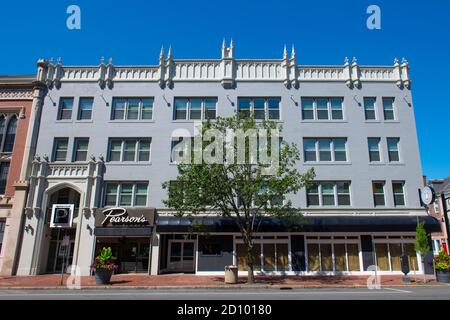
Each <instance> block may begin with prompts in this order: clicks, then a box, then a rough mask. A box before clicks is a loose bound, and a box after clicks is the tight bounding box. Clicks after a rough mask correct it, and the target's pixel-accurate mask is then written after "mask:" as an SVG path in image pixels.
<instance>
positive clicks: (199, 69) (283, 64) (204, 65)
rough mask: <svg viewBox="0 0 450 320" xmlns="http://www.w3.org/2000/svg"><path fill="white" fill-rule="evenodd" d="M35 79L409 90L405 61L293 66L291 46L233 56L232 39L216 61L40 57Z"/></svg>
mask: <svg viewBox="0 0 450 320" xmlns="http://www.w3.org/2000/svg"><path fill="white" fill-rule="evenodd" d="M37 80H38V81H39V82H41V83H44V84H46V85H47V86H48V87H50V88H51V87H53V86H55V87H56V88H58V87H59V86H60V85H61V84H62V83H64V82H98V84H99V85H100V86H101V87H102V88H103V87H106V86H107V87H109V88H112V87H113V84H114V82H157V83H159V85H160V87H161V88H166V87H167V88H171V87H172V86H173V84H174V83H176V82H186V81H188V82H189V81H190V82H198V81H209V82H220V83H221V84H222V85H223V86H224V88H233V87H234V86H235V84H236V82H248V81H262V82H281V83H283V84H284V85H285V86H286V88H288V89H289V88H297V86H298V84H299V83H301V82H342V83H345V84H346V85H347V86H348V87H349V88H350V89H354V88H360V87H361V85H362V83H369V82H386V83H394V84H396V85H397V86H398V87H399V88H400V89H403V88H407V89H409V88H410V84H411V80H410V78H409V64H408V61H407V60H406V59H403V60H402V62H401V64H399V63H398V60H397V59H395V60H394V65H392V66H364V65H359V64H358V61H357V59H356V58H353V60H352V62H351V63H350V62H349V60H348V58H346V59H345V61H344V64H343V65H341V66H305V65H298V64H297V62H296V53H295V50H294V48H292V52H291V56H290V57H288V54H287V50H286V48H285V49H284V53H283V59H235V58H234V47H233V44H232V42H231V43H230V46H229V47H226V45H225V42H224V44H223V45H222V58H221V59H174V58H173V56H172V49H171V48H169V51H168V55H167V57H166V56H165V53H164V49H163V48H162V49H161V52H160V56H159V64H158V65H155V66H127V65H123V66H116V65H114V64H113V62H112V59H110V60H109V63H108V64H107V65H106V64H105V59H104V58H102V59H101V63H100V65H98V66H65V65H63V64H62V61H61V59H58V63H57V64H54V63H53V61H52V60H49V61H47V60H39V62H38V75H37Z"/></svg>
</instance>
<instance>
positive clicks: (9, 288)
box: [0, 283, 448, 291]
mask: <svg viewBox="0 0 450 320" xmlns="http://www.w3.org/2000/svg"><path fill="white" fill-rule="evenodd" d="M446 286H448V285H446V284H437V283H436V284H424V285H420V284H397V285H388V286H383V285H382V286H381V288H383V287H384V288H392V287H399V288H411V287H414V288H418V287H419V288H420V287H422V288H423V287H427V288H430V287H446ZM333 288H335V289H341V288H367V286H365V285H248V286H247V285H236V286H234V285H231V286H230V285H229V286H208V285H206V286H114V285H112V286H82V287H81V288H80V289H69V288H67V287H66V286H46V287H0V290H36V291H41V290H66V291H76V290H186V289H187V290H190V289H195V290H201V289H203V290H204V289H207V290H234V289H275V290H293V289H333Z"/></svg>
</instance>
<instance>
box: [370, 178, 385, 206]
mask: <svg viewBox="0 0 450 320" xmlns="http://www.w3.org/2000/svg"><path fill="white" fill-rule="evenodd" d="M372 189H373V201H374V205H375V206H376V207H377V206H384V205H385V200H384V182H382V181H375V182H372Z"/></svg>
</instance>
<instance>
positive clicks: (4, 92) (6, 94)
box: [0, 88, 33, 100]
mask: <svg viewBox="0 0 450 320" xmlns="http://www.w3.org/2000/svg"><path fill="white" fill-rule="evenodd" d="M0 100H33V90H32V89H31V88H30V89H6V88H0Z"/></svg>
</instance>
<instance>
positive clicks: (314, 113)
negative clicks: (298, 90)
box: [300, 97, 345, 121]
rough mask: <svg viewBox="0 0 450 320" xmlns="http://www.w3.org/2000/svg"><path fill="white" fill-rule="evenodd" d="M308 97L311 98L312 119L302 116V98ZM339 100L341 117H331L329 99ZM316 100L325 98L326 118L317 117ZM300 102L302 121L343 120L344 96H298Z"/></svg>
mask: <svg viewBox="0 0 450 320" xmlns="http://www.w3.org/2000/svg"><path fill="white" fill-rule="evenodd" d="M306 99H310V100H313V108H312V111H313V119H305V118H304V117H303V100H306ZM338 99H339V100H341V109H340V110H341V112H342V119H333V109H332V107H331V100H338ZM317 100H327V112H328V116H327V119H319V116H318V108H317ZM300 104H301V112H300V113H301V118H302V121H344V120H345V114H344V97H301V98H300Z"/></svg>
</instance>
